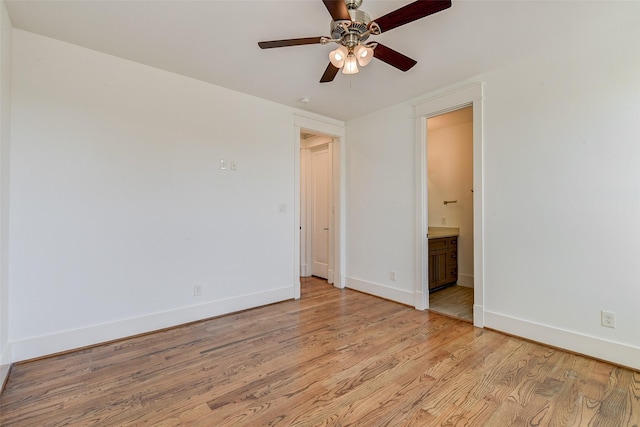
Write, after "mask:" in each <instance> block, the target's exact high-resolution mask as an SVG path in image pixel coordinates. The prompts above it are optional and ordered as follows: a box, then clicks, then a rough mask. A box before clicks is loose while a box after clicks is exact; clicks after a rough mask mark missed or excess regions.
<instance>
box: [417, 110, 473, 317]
mask: <svg viewBox="0 0 640 427" xmlns="http://www.w3.org/2000/svg"><path fill="white" fill-rule="evenodd" d="M426 161H427V171H428V172H427V193H428V197H427V203H428V231H427V238H428V251H429V254H428V256H429V309H430V310H432V311H436V312H439V313H444V314H447V315H450V316H454V317H458V318H460V319H463V320H467V321H469V322H472V321H473V247H474V245H473V108H472V107H471V106H467V107H463V108H460V109H458V110H454V111H450V112H447V113H444V114H440V115H437V116H433V117H429V118H428V119H427V158H426Z"/></svg>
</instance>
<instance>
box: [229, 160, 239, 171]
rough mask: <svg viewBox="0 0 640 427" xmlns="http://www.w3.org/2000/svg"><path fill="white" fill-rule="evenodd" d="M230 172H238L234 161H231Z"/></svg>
mask: <svg viewBox="0 0 640 427" xmlns="http://www.w3.org/2000/svg"><path fill="white" fill-rule="evenodd" d="M231 170H232V171H237V170H238V163H237V162H236V161H235V160H231Z"/></svg>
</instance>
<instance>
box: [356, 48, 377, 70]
mask: <svg viewBox="0 0 640 427" xmlns="http://www.w3.org/2000/svg"><path fill="white" fill-rule="evenodd" d="M353 54H354V55H355V57H356V59H357V60H358V64H360V66H361V67H364V66H366V65H367V64H368V63H369V62H371V60H372V59H373V49H371V48H370V47H367V46H364V45H361V44H359V45H358V46H356V48H355V49H354V50H353Z"/></svg>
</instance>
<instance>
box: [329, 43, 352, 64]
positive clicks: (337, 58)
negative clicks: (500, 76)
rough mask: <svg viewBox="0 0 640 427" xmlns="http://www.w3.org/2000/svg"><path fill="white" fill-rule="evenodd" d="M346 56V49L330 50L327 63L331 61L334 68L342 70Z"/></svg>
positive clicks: (347, 52) (347, 53)
mask: <svg viewBox="0 0 640 427" xmlns="http://www.w3.org/2000/svg"><path fill="white" fill-rule="evenodd" d="M348 55H349V51H348V50H347V48H346V47H344V46H340V47H339V48H337V49H336V50H332V51H331V53H329V61H331V63H332V64H333V66H334V67H336V68H342V66H343V65H344V62H345V60H346V59H347V56H348Z"/></svg>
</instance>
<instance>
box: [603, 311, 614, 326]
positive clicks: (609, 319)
mask: <svg viewBox="0 0 640 427" xmlns="http://www.w3.org/2000/svg"><path fill="white" fill-rule="evenodd" d="M600 323H602V326H605V327H607V328H615V327H616V314H615V313H614V312H612V311H605V310H602V311H601V312H600Z"/></svg>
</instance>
